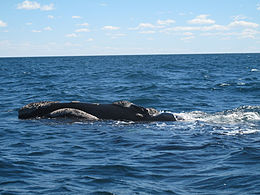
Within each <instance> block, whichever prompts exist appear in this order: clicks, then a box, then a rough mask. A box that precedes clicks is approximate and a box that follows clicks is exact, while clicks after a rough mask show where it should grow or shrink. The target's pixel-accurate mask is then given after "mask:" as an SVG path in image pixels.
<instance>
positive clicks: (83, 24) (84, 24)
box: [77, 22, 89, 26]
mask: <svg viewBox="0 0 260 195" xmlns="http://www.w3.org/2000/svg"><path fill="white" fill-rule="evenodd" d="M77 25H78V26H88V25H89V24H88V23H87V22H85V23H82V24H77Z"/></svg>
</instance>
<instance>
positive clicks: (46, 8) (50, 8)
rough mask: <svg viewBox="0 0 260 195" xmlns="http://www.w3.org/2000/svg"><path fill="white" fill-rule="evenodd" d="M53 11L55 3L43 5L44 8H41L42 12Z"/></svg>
mask: <svg viewBox="0 0 260 195" xmlns="http://www.w3.org/2000/svg"><path fill="white" fill-rule="evenodd" d="M53 9H54V4H53V3H51V4H50V5H43V6H41V10H43V11H51V10H53Z"/></svg>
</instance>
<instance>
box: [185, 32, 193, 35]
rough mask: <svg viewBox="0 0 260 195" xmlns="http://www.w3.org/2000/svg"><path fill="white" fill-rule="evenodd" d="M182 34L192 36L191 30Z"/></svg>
mask: <svg viewBox="0 0 260 195" xmlns="http://www.w3.org/2000/svg"><path fill="white" fill-rule="evenodd" d="M183 35H185V36H192V35H193V33H191V32H184V33H183Z"/></svg>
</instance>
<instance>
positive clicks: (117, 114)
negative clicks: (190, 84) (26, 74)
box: [18, 101, 182, 121]
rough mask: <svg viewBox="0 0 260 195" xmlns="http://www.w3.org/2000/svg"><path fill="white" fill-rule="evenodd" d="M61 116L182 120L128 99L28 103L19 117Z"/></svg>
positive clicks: (96, 118) (86, 118) (128, 119)
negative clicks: (94, 101)
mask: <svg viewBox="0 0 260 195" xmlns="http://www.w3.org/2000/svg"><path fill="white" fill-rule="evenodd" d="M60 117H67V118H81V119H85V120H127V121H177V120H182V119H181V118H180V117H178V116H176V115H174V114H172V113H161V112H159V111H158V110H156V109H154V108H145V107H142V106H138V105H135V104H133V103H131V102H128V101H117V102H114V103H112V104H97V103H82V102H67V103H62V102H58V101H45V102H36V103H30V104H27V105H25V106H23V107H22V108H20V109H19V111H18V118H19V119H32V118H60Z"/></svg>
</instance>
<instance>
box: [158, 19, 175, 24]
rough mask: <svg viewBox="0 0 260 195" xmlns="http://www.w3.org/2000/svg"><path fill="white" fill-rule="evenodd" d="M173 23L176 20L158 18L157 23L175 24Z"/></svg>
mask: <svg viewBox="0 0 260 195" xmlns="http://www.w3.org/2000/svg"><path fill="white" fill-rule="evenodd" d="M173 23H175V20H171V19H168V20H157V24H159V25H170V24H173Z"/></svg>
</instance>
